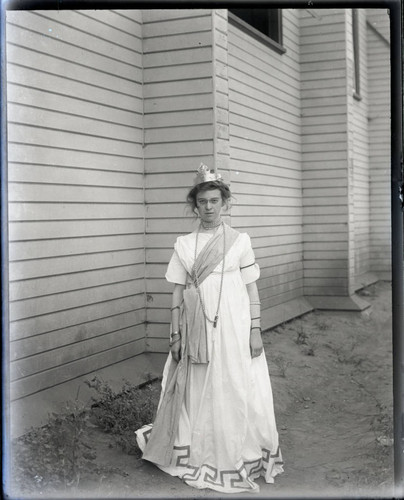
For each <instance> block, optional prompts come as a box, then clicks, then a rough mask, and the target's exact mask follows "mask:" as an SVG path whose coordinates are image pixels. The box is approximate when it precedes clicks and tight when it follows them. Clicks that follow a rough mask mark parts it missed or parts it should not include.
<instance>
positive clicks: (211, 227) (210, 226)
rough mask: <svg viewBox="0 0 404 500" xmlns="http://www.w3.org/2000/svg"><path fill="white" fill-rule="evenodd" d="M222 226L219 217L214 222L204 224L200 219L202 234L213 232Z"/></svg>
mask: <svg viewBox="0 0 404 500" xmlns="http://www.w3.org/2000/svg"><path fill="white" fill-rule="evenodd" d="M221 224H222V218H221V217H220V216H219V217H218V218H217V219H216V220H214V221H208V222H205V221H203V220H202V219H201V224H200V230H201V231H203V232H209V233H210V232H213V231H216V230H217V228H218V227H219V226H220V225H221Z"/></svg>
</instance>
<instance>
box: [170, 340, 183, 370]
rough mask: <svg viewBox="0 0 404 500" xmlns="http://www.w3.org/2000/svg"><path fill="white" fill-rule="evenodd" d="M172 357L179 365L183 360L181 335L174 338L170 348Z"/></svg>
mask: <svg viewBox="0 0 404 500" xmlns="http://www.w3.org/2000/svg"><path fill="white" fill-rule="evenodd" d="M170 352H171V356H172V357H173V359H174V361H176V362H177V363H178V362H179V360H180V359H181V337H180V336H179V335H175V336H174V337H173V340H172V343H171V347H170Z"/></svg>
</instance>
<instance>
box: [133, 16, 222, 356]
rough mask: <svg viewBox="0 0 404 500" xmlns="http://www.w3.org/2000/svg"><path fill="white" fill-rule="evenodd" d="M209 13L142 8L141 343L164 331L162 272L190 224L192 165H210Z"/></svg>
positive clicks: (150, 344) (149, 344)
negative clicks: (143, 298) (144, 292)
mask: <svg viewBox="0 0 404 500" xmlns="http://www.w3.org/2000/svg"><path fill="white" fill-rule="evenodd" d="M213 15H215V14H214V11H211V10H208V9H206V10H205V9H190V10H186V9H184V10H145V11H143V51H144V59H143V63H144V91H143V92H144V162H145V163H144V166H145V210H146V212H145V215H146V235H145V237H146V248H147V252H146V290H147V341H146V350H152V351H153V350H154V349H155V347H154V340H153V339H155V338H160V337H163V338H164V339H167V338H168V334H169V326H168V324H167V323H169V322H170V302H171V292H172V285H170V284H169V283H167V282H166V281H165V279H164V274H165V272H166V269H167V263H168V261H169V258H170V257H171V254H172V252H173V244H174V242H175V239H176V237H177V236H178V235H180V234H184V233H187V232H189V231H191V230H192V229H193V222H192V219H193V217H192V216H191V215H192V214H190V213H189V212H188V211H187V210H186V209H185V208H186V207H185V198H186V194H187V191H188V189H189V187H190V186H191V185H192V182H193V178H194V175H195V171H196V169H197V168H198V166H199V164H200V163H201V162H204V163H206V164H207V165H209V166H210V167H213V157H214V154H215V138H214V136H215V130H214V120H215V114H216V113H215V109H214V107H215V105H214V102H215V101H214V83H213V79H214V75H213V73H214V61H213V48H212V46H213V32H212V26H213V19H212V16H213ZM151 255H152V256H153V257H152V258H151ZM155 303H159V304H161V305H160V308H156V307H155V305H154V304H155ZM159 323H163V329H162V330H160V329H159ZM166 344H167V341H166V340H165V344H164V346H165V347H164V349H165V350H166V349H167V345H166Z"/></svg>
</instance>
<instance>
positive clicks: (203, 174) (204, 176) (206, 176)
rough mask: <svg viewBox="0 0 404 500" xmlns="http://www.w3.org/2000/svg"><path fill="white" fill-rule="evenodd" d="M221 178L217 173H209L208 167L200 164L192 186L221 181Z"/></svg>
mask: <svg viewBox="0 0 404 500" xmlns="http://www.w3.org/2000/svg"><path fill="white" fill-rule="evenodd" d="M221 180H222V176H221V175H220V174H219V173H218V172H217V171H214V172H211V171H210V169H209V167H207V166H206V165H204V164H203V163H201V164H200V165H199V167H198V170H197V171H196V177H195V180H194V186H196V185H198V184H202V182H210V181H221Z"/></svg>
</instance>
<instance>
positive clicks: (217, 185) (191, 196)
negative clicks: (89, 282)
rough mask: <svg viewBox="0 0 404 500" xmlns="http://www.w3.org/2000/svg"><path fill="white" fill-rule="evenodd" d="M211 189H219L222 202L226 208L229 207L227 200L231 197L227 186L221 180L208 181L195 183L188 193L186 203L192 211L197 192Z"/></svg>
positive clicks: (194, 206)
mask: <svg viewBox="0 0 404 500" xmlns="http://www.w3.org/2000/svg"><path fill="white" fill-rule="evenodd" d="M212 189H219V191H220V194H221V195H222V201H223V203H224V204H225V205H226V207H227V208H228V207H229V202H230V198H231V192H230V188H229V186H228V185H227V184H225V183H224V182H222V181H208V182H201V183H200V184H197V185H196V186H194V187H193V188H192V189H191V191H190V192H189V193H188V196H187V203H188V205H189V206H190V207H191V209H192V211H194V210H195V208H196V198H197V196H198V194H199V193H201V192H202V191H211V190H212Z"/></svg>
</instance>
